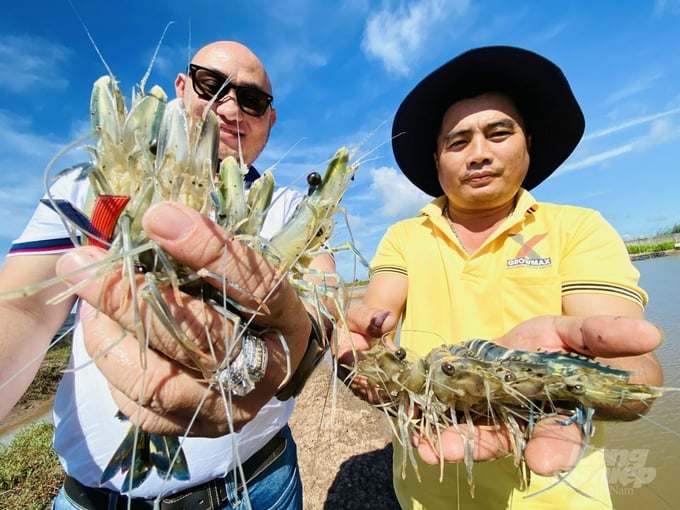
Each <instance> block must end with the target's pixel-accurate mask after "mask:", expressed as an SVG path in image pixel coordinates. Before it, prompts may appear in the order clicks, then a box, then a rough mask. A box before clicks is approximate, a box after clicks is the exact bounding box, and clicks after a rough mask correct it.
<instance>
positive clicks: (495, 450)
mask: <svg viewBox="0 0 680 510" xmlns="http://www.w3.org/2000/svg"><path fill="white" fill-rule="evenodd" d="M459 428H460V430H461V431H460V432H459V431H458V430H456V429H455V428H453V427H449V428H446V429H443V430H442V431H441V432H440V433H439V437H438V439H437V438H436V437H435V441H434V444H432V443H431V442H430V441H428V440H427V439H425V438H423V437H417V438H415V444H416V446H417V448H418V454H419V455H420V458H421V459H422V460H423V462H425V463H426V464H430V465H435V464H438V463H439V462H440V458H443V460H444V461H445V462H462V461H464V460H465V449H466V445H465V441H466V439H465V438H466V437H467V438H470V439H471V440H473V441H474V452H473V458H474V460H475V462H477V461H486V460H492V459H497V458H501V457H505V456H506V455H507V454H508V453H510V452H511V442H510V438H509V437H508V433H507V431H506V430H505V429H501V430H496V429H495V427H485V426H475V427H474V430H473V431H472V433H470V429H469V427H468V426H467V425H461V426H460V427H459Z"/></svg>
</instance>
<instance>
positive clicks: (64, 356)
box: [17, 335, 71, 406]
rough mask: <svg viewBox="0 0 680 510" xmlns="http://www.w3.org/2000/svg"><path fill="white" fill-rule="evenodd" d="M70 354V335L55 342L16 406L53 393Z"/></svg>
mask: <svg viewBox="0 0 680 510" xmlns="http://www.w3.org/2000/svg"><path fill="white" fill-rule="evenodd" d="M70 354H71V337H70V335H69V336H67V337H65V338H63V339H62V340H60V341H59V342H57V343H56V344H55V345H54V346H52V348H51V349H50V350H49V351H47V354H46V355H45V359H44V360H43V362H42V364H41V365H40V370H38V373H37V374H36V376H35V379H33V382H32V383H31V385H30V386H29V387H28V390H26V393H24V396H23V397H21V400H19V402H18V403H17V405H18V406H21V405H25V404H27V403H28V402H31V401H33V400H39V399H43V398H45V397H47V396H50V395H53V394H54V392H55V391H56V389H57V386H58V385H59V381H60V380H61V373H62V370H64V368H66V364H67V363H68V357H69V355H70Z"/></svg>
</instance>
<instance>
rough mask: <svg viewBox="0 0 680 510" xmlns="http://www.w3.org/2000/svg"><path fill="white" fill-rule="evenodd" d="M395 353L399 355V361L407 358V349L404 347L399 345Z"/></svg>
mask: <svg viewBox="0 0 680 510" xmlns="http://www.w3.org/2000/svg"><path fill="white" fill-rule="evenodd" d="M394 355H395V356H396V357H397V359H398V360H399V361H404V360H405V359H406V349H404V348H403V347H399V349H397V350H396V351H394Z"/></svg>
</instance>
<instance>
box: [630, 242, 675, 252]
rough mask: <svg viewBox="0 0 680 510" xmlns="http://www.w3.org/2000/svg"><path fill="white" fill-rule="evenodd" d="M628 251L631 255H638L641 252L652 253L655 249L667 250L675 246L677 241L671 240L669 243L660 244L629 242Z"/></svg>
mask: <svg viewBox="0 0 680 510" xmlns="http://www.w3.org/2000/svg"><path fill="white" fill-rule="evenodd" d="M627 248H628V253H630V254H631V255H638V254H640V253H652V252H655V251H666V250H672V249H674V248H675V243H674V242H672V241H669V242H667V243H659V244H628V245H627Z"/></svg>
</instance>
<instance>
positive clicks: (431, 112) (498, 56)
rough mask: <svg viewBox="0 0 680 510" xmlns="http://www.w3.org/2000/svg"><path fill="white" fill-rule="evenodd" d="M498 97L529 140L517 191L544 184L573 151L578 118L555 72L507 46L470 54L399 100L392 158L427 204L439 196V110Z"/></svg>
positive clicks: (581, 127)
mask: <svg viewBox="0 0 680 510" xmlns="http://www.w3.org/2000/svg"><path fill="white" fill-rule="evenodd" d="M486 92H502V93H504V94H506V95H508V96H509V97H510V98H511V99H512V100H513V101H514V103H515V106H516V107H517V109H518V111H519V112H520V113H521V115H522V117H523V118H524V121H525V125H526V128H527V133H528V134H530V135H531V147H530V150H529V156H530V164H529V170H528V172H527V176H526V178H525V179H524V182H523V183H522V187H524V188H526V189H528V190H530V189H532V188H535V187H536V186H538V185H539V184H540V183H541V182H543V181H544V180H545V179H547V178H548V176H550V174H552V173H553V172H554V171H555V170H556V169H557V168H558V167H559V166H560V165H561V164H562V163H563V162H564V160H565V159H567V157H569V155H570V154H571V153H572V151H573V150H574V149H575V148H576V145H578V142H579V141H580V140H581V137H582V136H583V131H584V129H585V119H584V118H583V112H582V111H581V108H580V107H579V105H578V102H577V101H576V98H575V97H574V94H573V92H572V91H571V87H570V86H569V82H568V81H567V79H566V78H565V76H564V74H563V73H562V71H561V70H560V68H559V67H557V66H556V65H555V64H553V63H552V62H550V61H549V60H547V59H546V58H544V57H542V56H540V55H537V54H536V53H533V52H531V51H527V50H524V49H520V48H513V47H510V46H489V47H485V48H477V49H474V50H470V51H468V52H466V53H463V54H461V55H459V56H458V57H456V58H454V59H452V60H450V61H449V62H447V63H446V64H444V65H443V66H441V67H440V68H439V69H437V70H435V71H434V72H433V73H431V74H430V75H428V76H427V77H426V78H425V79H423V80H422V81H421V82H420V83H419V84H418V85H416V87H415V88H414V89H413V90H412V91H411V92H410V93H409V94H408V96H406V99H404V101H403V102H402V103H401V106H399V109H398V110H397V113H396V115H395V117H394V122H393V124H392V150H393V152H394V157H395V160H396V162H397V164H398V165H399V167H400V168H401V170H402V172H404V175H406V177H407V178H408V179H409V180H410V181H411V182H412V183H413V184H415V185H416V186H417V187H418V188H420V189H421V190H423V191H424V192H425V193H427V194H428V195H431V196H435V197H436V196H439V195H442V194H443V193H444V192H443V190H442V188H441V186H440V184H439V179H438V177H437V169H436V166H435V163H434V153H435V150H436V138H437V135H438V132H439V129H440V126H441V121H442V117H443V116H444V113H445V112H446V110H447V109H448V108H449V107H450V106H451V105H452V104H453V103H455V102H456V101H459V100H461V99H466V98H471V97H476V96H478V95H480V94H483V93H486Z"/></svg>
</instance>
